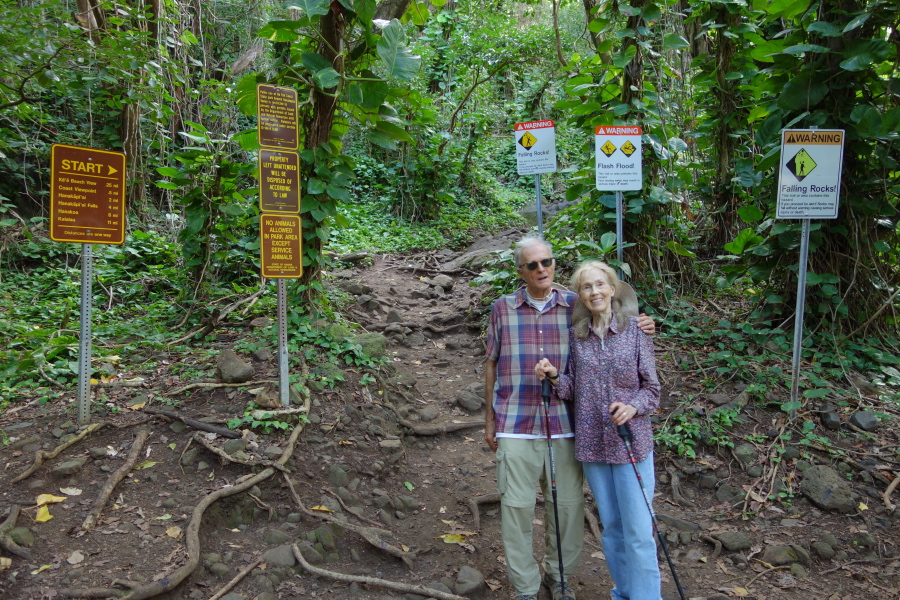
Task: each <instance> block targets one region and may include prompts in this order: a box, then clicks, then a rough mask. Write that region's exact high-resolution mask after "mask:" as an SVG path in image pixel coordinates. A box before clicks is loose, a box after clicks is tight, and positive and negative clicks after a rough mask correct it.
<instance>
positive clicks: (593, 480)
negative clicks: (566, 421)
mask: <svg viewBox="0 0 900 600" xmlns="http://www.w3.org/2000/svg"><path fill="white" fill-rule="evenodd" d="M582 468H583V469H584V475H585V478H586V479H587V482H588V485H590V486H591V492H593V494H594V499H595V500H596V501H597V508H598V511H599V513H600V520H601V521H602V523H603V534H602V538H603V553H604V554H605V555H606V565H607V568H609V574H610V575H611V576H612V578H613V583H614V584H615V587H613V589H612V592H611V594H612V598H613V600H660V595H659V594H660V579H659V563H658V562H657V560H656V540H655V539H654V535H653V519H652V518H651V517H650V511H649V510H648V509H647V502H646V500H645V499H644V495H643V493H641V487H640V485H639V483H638V480H637V476H636V475H635V473H634V468H633V467H632V466H631V463H627V464H624V465H611V464H608V463H596V462H586V463H582ZM637 468H638V471H639V472H640V474H641V478H642V479H643V482H644V487H645V488H646V490H647V496H648V497H649V498H650V499H651V501H652V499H653V487H654V483H655V479H654V473H653V454H651V455H650V456H649V457H648V458H647V459H645V460H643V461H641V462H639V463H637Z"/></svg>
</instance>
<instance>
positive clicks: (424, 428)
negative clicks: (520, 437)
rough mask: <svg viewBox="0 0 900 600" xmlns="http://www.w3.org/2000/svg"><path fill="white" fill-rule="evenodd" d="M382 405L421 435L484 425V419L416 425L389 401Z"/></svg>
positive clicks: (403, 423)
mask: <svg viewBox="0 0 900 600" xmlns="http://www.w3.org/2000/svg"><path fill="white" fill-rule="evenodd" d="M380 406H384V407H385V408H388V409H390V410H392V411H393V412H394V415H396V416H397V422H398V423H400V424H401V425H403V426H404V427H406V428H407V429H410V430H411V431H412V432H413V433H414V434H416V435H421V436H423V437H424V436H432V435H441V434H444V433H453V432H454V431H462V430H463V429H472V428H473V427H484V420H483V419H482V420H481V421H466V422H465V423H445V424H444V425H416V424H415V423H412V422H411V421H407V420H406V419H404V418H403V417H401V416H400V413H399V412H397V409H396V408H394V407H393V406H391V405H390V404H389V403H387V402H382V403H381V404H380Z"/></svg>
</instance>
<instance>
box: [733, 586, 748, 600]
mask: <svg viewBox="0 0 900 600" xmlns="http://www.w3.org/2000/svg"><path fill="white" fill-rule="evenodd" d="M731 591H732V593H733V594H734V595H735V596H737V597H739V598H743V597H744V596H749V595H750V592H748V591H747V590H746V589H744V588H742V587H736V588H734V589H733V590H731Z"/></svg>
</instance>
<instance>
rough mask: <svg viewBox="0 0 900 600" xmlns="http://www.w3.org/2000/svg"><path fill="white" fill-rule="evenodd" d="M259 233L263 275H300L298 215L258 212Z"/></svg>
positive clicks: (300, 253) (294, 276) (287, 276)
mask: <svg viewBox="0 0 900 600" xmlns="http://www.w3.org/2000/svg"><path fill="white" fill-rule="evenodd" d="M259 233H260V248H259V253H260V258H261V261H260V262H261V263H262V276H263V277H269V278H273V279H279V278H281V279H289V278H297V277H300V276H301V275H303V254H302V246H301V241H300V235H301V233H302V230H301V229H300V217H299V216H297V215H269V214H265V213H264V214H261V215H259Z"/></svg>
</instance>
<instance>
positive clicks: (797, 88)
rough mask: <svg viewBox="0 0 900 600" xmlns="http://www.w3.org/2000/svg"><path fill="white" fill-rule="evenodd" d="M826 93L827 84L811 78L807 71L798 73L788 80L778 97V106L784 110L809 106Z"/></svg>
mask: <svg viewBox="0 0 900 600" xmlns="http://www.w3.org/2000/svg"><path fill="white" fill-rule="evenodd" d="M826 95H828V86H827V85H825V84H824V83H821V82H819V81H816V80H814V79H813V77H812V75H811V74H810V73H809V72H806V71H805V72H803V73H800V75H798V76H797V77H795V78H793V79H791V80H790V81H788V82H787V83H786V84H785V86H784V88H782V90H781V95H780V96H779V97H778V106H779V107H780V108H783V109H784V110H800V109H805V108H811V107H813V106H815V105H817V104H818V103H819V102H821V101H822V99H823V98H825V96H826Z"/></svg>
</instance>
